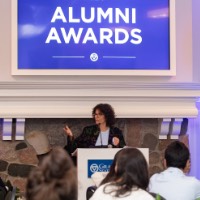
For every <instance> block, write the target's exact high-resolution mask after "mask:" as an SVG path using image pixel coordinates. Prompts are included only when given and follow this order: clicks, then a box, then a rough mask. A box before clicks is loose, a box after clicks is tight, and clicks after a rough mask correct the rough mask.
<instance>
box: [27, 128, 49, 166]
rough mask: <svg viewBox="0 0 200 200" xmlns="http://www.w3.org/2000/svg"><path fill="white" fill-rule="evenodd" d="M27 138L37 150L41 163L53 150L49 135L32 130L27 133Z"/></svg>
mask: <svg viewBox="0 0 200 200" xmlns="http://www.w3.org/2000/svg"><path fill="white" fill-rule="evenodd" d="M25 139H26V141H27V142H28V144H29V145H31V146H32V147H33V149H34V150H35V152H36V156H37V158H38V161H39V163H41V161H42V160H43V158H44V157H45V156H46V155H48V153H49V152H50V151H51V146H50V143H49V139H48V137H47V135H46V134H45V133H43V132H41V131H32V132H30V133H28V134H26V135H25Z"/></svg>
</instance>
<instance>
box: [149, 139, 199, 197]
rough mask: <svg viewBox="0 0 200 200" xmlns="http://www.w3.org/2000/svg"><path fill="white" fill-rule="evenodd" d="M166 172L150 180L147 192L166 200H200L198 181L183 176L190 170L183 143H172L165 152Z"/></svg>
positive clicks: (188, 154) (188, 155) (187, 155)
mask: <svg viewBox="0 0 200 200" xmlns="http://www.w3.org/2000/svg"><path fill="white" fill-rule="evenodd" d="M164 156H165V159H164V165H165V167H166V170H164V171H163V172H161V173H159V174H154V175H153V176H152V177H151V178H150V184H149V191H150V192H154V193H159V194H160V195H162V196H163V197H164V198H166V199H167V200H195V199H198V198H200V181H198V180H197V179H196V178H194V177H189V176H186V175H185V174H184V172H185V170H186V169H187V170H188V168H190V153H189V149H188V148H187V147H186V146H185V144H184V143H182V142H179V141H175V142H172V143H171V144H170V145H169V146H168V147H167V148H166V150H165V155H164Z"/></svg>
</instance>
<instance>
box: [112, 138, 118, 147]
mask: <svg viewBox="0 0 200 200" xmlns="http://www.w3.org/2000/svg"><path fill="white" fill-rule="evenodd" d="M112 142H113V145H114V146H118V145H119V138H117V137H113V140H112Z"/></svg>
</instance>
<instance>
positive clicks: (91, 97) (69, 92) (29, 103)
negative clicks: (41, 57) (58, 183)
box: [0, 81, 200, 118]
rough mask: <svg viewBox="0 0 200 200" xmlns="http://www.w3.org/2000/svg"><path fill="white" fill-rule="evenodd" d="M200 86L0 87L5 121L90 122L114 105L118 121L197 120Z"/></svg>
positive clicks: (0, 113)
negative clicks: (102, 106) (99, 107)
mask: <svg viewBox="0 0 200 200" xmlns="http://www.w3.org/2000/svg"><path fill="white" fill-rule="evenodd" d="M199 97H200V85H199V84H188V83H183V84H182V83H180V84H162V83H161V84H160V83H159V84H139V83H137V84H135V83H132V82H122V83H121V82H112V81H111V82H108V81H105V82H92V81H91V82H84V83H81V82H70V83H67V82H65V83H46V82H45V83H30V82H21V83H0V117H1V118H42V117H44V118H66V117H70V118H90V117H91V110H92V108H93V106H95V105H96V104H98V103H104V102H105V103H110V104H111V105H112V106H113V107H114V109H115V111H116V115H117V117H118V118H183V117H196V116H197V114H198V109H197V108H196V101H197V100H198V98H199Z"/></svg>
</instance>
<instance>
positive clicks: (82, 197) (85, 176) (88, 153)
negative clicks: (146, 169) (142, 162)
mask: <svg viewBox="0 0 200 200" xmlns="http://www.w3.org/2000/svg"><path fill="white" fill-rule="evenodd" d="M125 148H126V147H125ZM138 149H139V150H140V151H141V152H142V153H143V155H144V156H145V158H146V160H147V163H149V149H148V148H138ZM119 150H121V148H80V149H78V153H77V156H78V157H77V173H78V200H86V190H87V188H88V187H89V186H92V185H94V182H93V181H92V179H91V175H92V174H93V173H94V172H105V171H108V170H109V168H110V165H111V164H112V160H113V158H114V156H115V154H116V153H117V152H118V151H119Z"/></svg>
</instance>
